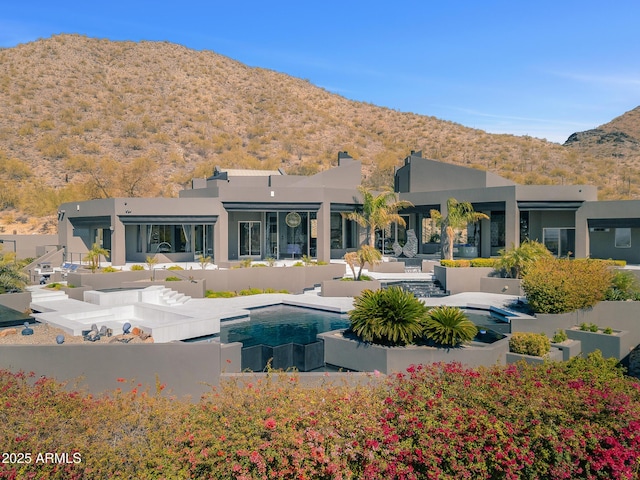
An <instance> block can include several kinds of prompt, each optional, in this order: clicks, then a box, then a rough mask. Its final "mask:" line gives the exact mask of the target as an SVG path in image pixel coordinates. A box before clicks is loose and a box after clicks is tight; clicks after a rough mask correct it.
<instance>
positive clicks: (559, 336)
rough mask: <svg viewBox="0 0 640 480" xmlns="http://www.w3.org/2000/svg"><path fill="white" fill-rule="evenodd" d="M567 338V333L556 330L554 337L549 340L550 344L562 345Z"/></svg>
mask: <svg viewBox="0 0 640 480" xmlns="http://www.w3.org/2000/svg"><path fill="white" fill-rule="evenodd" d="M568 338H569V337H567V332H565V331H564V330H558V331H557V332H556V333H555V334H554V335H553V338H552V339H551V343H562V342H564V341H565V340H567V339H568Z"/></svg>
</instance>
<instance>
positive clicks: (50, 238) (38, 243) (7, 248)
mask: <svg viewBox="0 0 640 480" xmlns="http://www.w3.org/2000/svg"><path fill="white" fill-rule="evenodd" d="M0 240H3V241H4V242H3V243H1V244H0V250H2V252H3V253H6V252H16V254H17V256H18V258H35V257H41V256H42V255H44V254H45V253H47V252H50V251H54V250H57V248H58V235H0Z"/></svg>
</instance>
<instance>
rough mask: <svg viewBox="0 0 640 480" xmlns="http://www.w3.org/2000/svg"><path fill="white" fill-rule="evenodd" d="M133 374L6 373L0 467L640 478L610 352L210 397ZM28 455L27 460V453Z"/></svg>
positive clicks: (634, 408) (282, 378) (283, 383)
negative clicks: (8, 455) (108, 378)
mask: <svg viewBox="0 0 640 480" xmlns="http://www.w3.org/2000/svg"><path fill="white" fill-rule="evenodd" d="M122 380H123V388H122V390H121V391H116V392H114V393H113V394H111V395H109V396H102V397H99V398H94V397H91V396H90V395H88V394H86V393H80V392H74V391H69V389H68V387H67V388H64V387H63V386H61V385H59V384H57V383H55V382H53V381H51V380H48V379H39V380H37V381H36V380H35V379H34V378H30V377H29V375H23V374H12V373H9V372H6V371H3V372H0V401H1V402H2V409H1V410H0V417H1V420H2V423H3V428H2V429H0V437H1V438H0V440H1V442H2V444H3V448H4V451H5V452H24V453H30V455H31V458H32V459H33V460H35V459H36V458H37V457H36V455H37V454H38V453H39V452H69V453H70V454H78V455H79V457H70V458H80V459H81V461H79V462H78V463H73V462H70V463H65V464H53V463H41V464H36V463H35V461H32V462H31V463H29V464H25V463H22V464H17V463H6V462H5V463H0V478H19V479H23V478H38V479H50V478H57V479H58V478H60V479H63V478H64V479H66V478H77V479H82V478H137V479H174V478H198V479H201V478H212V479H218V478H230V479H254V478H268V479H270V478H282V479H289V478H291V479H293V478H295V479H317V478H326V479H329V478H331V479H334V478H335V479H378V478H387V479H461V478H472V479H574V478H579V479H633V478H638V473H639V467H640V384H639V383H638V382H637V381H635V380H633V379H630V378H628V377H625V376H624V375H623V374H622V372H621V371H620V370H619V369H618V368H617V367H616V365H615V363H614V362H613V360H605V359H603V358H602V356H601V355H600V354H599V353H596V354H592V355H591V356H590V357H589V358H587V359H581V358H574V359H572V360H571V361H570V362H567V363H553V364H546V365H543V366H528V365H525V364H519V365H510V366H508V367H499V366H495V367H491V368H479V369H468V368H465V367H463V366H461V365H459V364H455V363H454V364H438V365H429V366H415V367H410V368H409V369H408V370H407V371H406V372H404V373H401V374H396V375H392V376H389V377H382V376H381V377H376V376H374V375H372V376H371V378H370V379H369V382H368V383H366V384H361V385H359V386H350V385H347V384H342V383H341V382H339V381H327V382H326V384H324V385H322V386H319V387H315V388H310V387H308V386H307V387H305V386H303V385H301V384H300V379H299V377H298V375H297V374H292V373H287V372H285V373H272V374H269V375H267V376H266V377H262V378H260V379H255V378H253V379H252V380H251V382H249V380H238V381H236V382H229V383H225V384H223V385H222V386H221V387H219V388H216V389H214V390H213V391H212V392H211V393H210V394H207V395H206V396H205V397H203V398H202V399H201V400H200V401H199V402H185V401H178V400H175V399H172V398H171V397H170V396H169V395H168V394H167V393H166V391H163V386H162V385H158V386H157V388H156V391H155V392H148V391H142V392H140V391H139V390H138V389H139V387H138V386H134V385H135V384H132V383H131V382H125V381H124V379H122ZM13 458H14V459H15V457H13Z"/></svg>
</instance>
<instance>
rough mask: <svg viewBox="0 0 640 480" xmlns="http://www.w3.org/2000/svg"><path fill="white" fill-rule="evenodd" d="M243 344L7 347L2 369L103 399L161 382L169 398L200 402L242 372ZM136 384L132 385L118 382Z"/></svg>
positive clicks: (2, 353) (0, 356)
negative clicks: (226, 377) (65, 384)
mask: <svg viewBox="0 0 640 480" xmlns="http://www.w3.org/2000/svg"><path fill="white" fill-rule="evenodd" d="M241 348H242V345H241V344H239V343H233V344H228V345H221V344H220V343H215V342H212V343H198V344H184V343H179V342H176V343H169V344H162V345H160V344H157V345H155V344H149V345H146V344H144V345H119V344H108V345H96V344H90V345H89V344H87V345H82V344H80V345H77V344H74V345H64V344H63V345H41V346H30V345H3V346H2V348H1V349H0V366H1V368H5V369H9V370H11V371H14V372H17V371H24V372H34V373H35V375H36V378H38V377H40V376H42V375H44V376H47V377H53V378H55V379H56V380H58V381H61V382H69V383H70V388H76V387H75V385H76V384H77V387H78V388H86V389H87V390H88V391H89V392H90V393H94V394H99V393H102V392H107V391H113V390H115V389H117V388H121V389H123V390H127V389H130V388H133V387H134V386H137V384H138V383H141V384H142V387H139V388H138V390H142V389H144V388H146V387H148V388H149V389H150V391H151V392H155V387H156V381H158V382H160V383H161V384H166V390H165V393H169V394H171V393H173V394H174V395H176V396H179V397H183V396H191V397H192V398H193V399H195V400H198V399H199V398H200V396H201V395H202V394H203V393H207V392H209V391H211V387H210V386H211V385H218V384H219V379H220V374H221V372H222V371H224V372H227V373H233V372H239V371H240V368H241V366H240V365H241ZM119 378H120V379H125V380H127V381H128V382H130V383H129V384H128V385H127V384H125V383H122V382H118V379H119Z"/></svg>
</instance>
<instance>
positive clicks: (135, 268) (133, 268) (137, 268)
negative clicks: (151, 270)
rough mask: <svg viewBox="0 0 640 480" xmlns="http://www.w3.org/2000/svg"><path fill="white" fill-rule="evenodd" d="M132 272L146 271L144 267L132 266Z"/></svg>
mask: <svg viewBox="0 0 640 480" xmlns="http://www.w3.org/2000/svg"><path fill="white" fill-rule="evenodd" d="M130 270H131V271H132V272H135V271H140V270H144V265H131V267H130Z"/></svg>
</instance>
